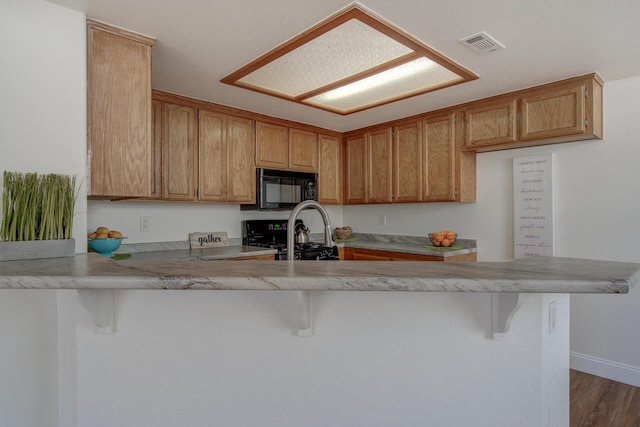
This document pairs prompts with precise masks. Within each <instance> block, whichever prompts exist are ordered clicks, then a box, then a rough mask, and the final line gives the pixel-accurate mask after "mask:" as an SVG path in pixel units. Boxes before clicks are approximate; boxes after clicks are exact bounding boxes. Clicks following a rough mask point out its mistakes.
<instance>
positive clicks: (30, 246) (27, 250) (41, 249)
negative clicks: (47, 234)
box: [0, 239, 76, 261]
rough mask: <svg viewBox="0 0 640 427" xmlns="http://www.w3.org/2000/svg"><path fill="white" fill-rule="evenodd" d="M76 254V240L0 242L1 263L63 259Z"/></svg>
mask: <svg viewBox="0 0 640 427" xmlns="http://www.w3.org/2000/svg"><path fill="white" fill-rule="evenodd" d="M75 254H76V241H75V239H60V240H29V241H23V242H0V261H14V260H19V259H38V258H61V257H67V256H74V255H75Z"/></svg>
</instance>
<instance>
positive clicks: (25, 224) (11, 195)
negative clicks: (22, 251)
mask: <svg viewBox="0 0 640 427" xmlns="http://www.w3.org/2000/svg"><path fill="white" fill-rule="evenodd" d="M76 196H77V192H76V177H75V176H68V175H59V174H47V175H39V174H37V173H24V174H23V173H19V172H7V171H5V172H4V174H3V190H2V227H1V228H0V240H4V241H21V240H55V239H70V238H71V235H72V232H73V215H74V209H75V204H76Z"/></svg>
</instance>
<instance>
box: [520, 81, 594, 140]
mask: <svg viewBox="0 0 640 427" xmlns="http://www.w3.org/2000/svg"><path fill="white" fill-rule="evenodd" d="M593 83H594V82H593V80H590V81H578V82H575V83H573V84H569V85H567V86H559V87H556V88H549V89H544V90H540V91H534V92H532V93H531V94H530V95H527V96H524V97H522V98H521V99H520V109H521V113H520V114H521V116H520V118H521V119H520V120H521V121H520V140H521V141H531V140H548V139H552V138H557V137H561V138H563V137H571V136H573V135H576V136H585V135H587V136H588V135H589V133H592V132H593V129H594V124H595V125H596V126H597V127H600V123H599V122H600V120H599V118H596V120H595V122H594V118H593V112H592V104H593V100H594V92H595V91H594V89H593V86H594V85H593ZM590 95H591V96H590ZM596 96H598V97H599V91H598V93H597V94H596Z"/></svg>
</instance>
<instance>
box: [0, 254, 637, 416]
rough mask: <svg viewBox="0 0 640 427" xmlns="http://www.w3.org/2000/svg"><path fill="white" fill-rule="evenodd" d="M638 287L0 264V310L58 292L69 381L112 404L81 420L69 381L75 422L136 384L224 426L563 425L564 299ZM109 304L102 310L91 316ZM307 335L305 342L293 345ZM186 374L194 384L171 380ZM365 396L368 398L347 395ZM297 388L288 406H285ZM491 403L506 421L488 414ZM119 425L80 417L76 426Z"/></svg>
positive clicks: (538, 266) (407, 269)
mask: <svg viewBox="0 0 640 427" xmlns="http://www.w3.org/2000/svg"><path fill="white" fill-rule="evenodd" d="M639 281H640V265H638V264H631V263H621V262H606V261H591V260H584V259H569V258H526V259H521V260H514V261H509V262H469V263H447V262H411V261H396V262H388V261H337V262H335V261H327V262H319V261H316V262H314V261H252V260H249V261H226V260H219V261H218V260H211V261H202V260H184V259H178V260H170V259H156V260H154V259H136V257H135V254H134V256H132V257H131V258H130V259H124V260H118V261H116V260H112V259H109V258H105V257H102V256H101V255H98V254H95V253H89V254H78V255H76V256H75V257H67V258H57V259H44V260H38V262H33V261H4V262H0V293H4V294H5V296H10V295H13V293H25V292H28V293H37V294H49V293H50V292H54V291H46V292H43V291H42V290H43V289H44V290H53V289H56V290H58V291H56V293H57V298H58V299H59V306H58V307H59V308H58V310H59V313H60V316H61V318H62V319H66V318H67V317H68V316H71V319H70V320H69V321H70V322H71V323H70V325H69V327H70V328H71V329H72V330H74V331H76V332H75V334H74V336H75V338H74V339H75V340H76V342H77V343H78V344H77V347H73V348H76V350H74V351H77V356H76V357H77V360H78V365H77V368H74V369H77V370H78V372H80V373H82V372H85V370H89V371H91V372H93V373H98V374H99V375H102V376H106V377H108V378H109V379H110V381H111V382H113V384H114V387H118V389H119V390H121V391H122V392H123V393H108V394H104V395H103V394H101V396H102V397H101V403H100V407H95V408H94V407H93V406H92V404H91V401H89V400H87V401H86V402H85V401H84V398H83V396H84V395H85V394H86V393H85V392H86V391H87V390H88V389H92V388H93V387H94V386H93V384H92V383H91V381H90V379H91V378H92V377H91V375H88V374H87V375H88V377H86V376H84V374H83V376H82V377H79V378H80V383H79V385H78V386H77V387H78V390H79V394H78V396H79V397H78V399H80V400H81V401H82V402H83V403H82V405H84V406H83V407H84V408H88V410H90V411H100V408H102V407H106V408H120V407H123V405H124V406H126V405H125V402H127V401H136V402H139V401H140V400H141V398H140V397H139V396H133V395H132V394H131V393H133V392H134V391H135V390H137V389H138V388H139V387H138V386H137V385H136V384H138V385H139V384H141V383H144V384H147V383H148V384H154V385H153V387H147V388H146V389H145V390H146V391H145V395H148V397H145V398H144V399H148V398H150V399H153V401H154V402H156V401H163V399H162V397H161V396H162V395H166V393H171V392H172V391H171V390H173V391H174V392H176V391H175V390H180V389H184V390H186V393H187V394H186V395H185V396H186V397H188V399H189V400H194V399H195V400H194V401H195V402H198V405H203V407H205V406H206V405H204V400H202V399H204V396H206V400H207V401H209V402H211V401H213V402H217V404H216V405H215V406H216V409H215V413H216V415H215V417H216V418H215V419H216V420H217V421H220V423H221V424H225V425H234V423H235V425H249V424H248V423H249V422H250V421H251V416H250V415H243V414H245V413H247V411H244V412H242V414H241V415H239V413H238V412H237V411H234V410H222V409H221V408H227V407H233V406H234V404H237V403H238V402H244V401H251V402H261V404H259V405H258V406H259V408H258V409H256V408H253V410H258V411H259V412H260V413H262V414H263V415H262V416H263V417H266V418H267V419H266V421H264V423H263V425H294V424H297V425H313V426H320V425H332V424H335V423H334V421H335V418H334V415H333V414H334V410H332V411H329V412H327V410H325V409H323V408H326V407H329V408H337V410H339V411H340V413H339V415H336V416H339V418H340V422H344V423H345V424H349V425H376V426H378V425H379V426H382V425H394V423H393V421H392V420H391V419H390V418H385V417H393V418H394V419H398V417H401V418H402V421H401V423H402V424H403V425H425V423H426V424H433V425H445V424H442V422H443V420H446V421H447V423H449V424H448V425H469V422H470V421H471V420H470V418H469V415H468V413H469V411H472V412H473V413H474V414H481V415H479V416H478V415H474V419H476V421H478V422H477V423H476V425H479V426H493V425H520V426H531V427H533V426H541V425H544V426H550V427H555V426H558V427H560V426H566V425H568V414H569V403H568V402H569V400H568V370H569V296H568V293H573V292H588V293H599V294H610V295H611V294H620V293H626V292H628V291H629V290H630V289H631V288H632V287H634V286H635V285H637V283H638V282H639ZM196 290H201V291H200V292H196ZM274 291H275V292H274ZM345 291H347V292H345ZM353 291H355V292H353ZM76 292H77V293H78V296H80V300H81V302H82V304H83V305H85V307H87V305H88V306H89V307H87V308H88V309H89V314H90V315H91V319H92V320H93V322H92V321H91V320H90V319H89V316H88V315H87V311H85V310H84V309H82V308H81V307H79V305H78V303H77V296H76V295H75V293H76ZM305 294H307V295H310V294H313V314H311V312H310V310H309V311H305V309H306V308H310V307H304V303H305V300H304V298H303V301H302V303H301V301H300V295H303V296H304V295H305ZM96 296H97V297H98V298H97V299H96V298H94V297H96ZM610 297H611V296H610ZM605 298H606V296H605V295H603V299H605ZM622 298H625V296H622ZM109 299H111V301H112V302H113V303H114V304H113V305H112V306H109V305H108V304H107V305H106V306H105V305H101V304H103V303H104V302H106V301H108V300H109ZM92 300H93V303H92V302H91V301H92ZM96 300H97V304H95V303H96ZM306 302H309V301H308V300H307V301H306ZM496 305H497V306H496ZM91 307H93V312H92V309H91ZM102 308H106V309H108V310H111V311H112V312H113V313H114V315H113V318H112V319H113V322H114V323H115V324H117V326H118V327H117V328H115V333H114V334H111V335H107V336H105V335H101V334H96V333H95V326H92V323H93V324H94V325H98V326H100V324H99V322H97V321H96V318H98V319H100V316H101V313H102V312H101V311H100V310H101V309H102ZM296 308H297V309H298V310H297V312H296ZM305 316H306V317H305ZM107 317H108V316H107ZM303 317H304V318H303ZM512 318H513V320H512ZM295 319H297V320H298V326H299V327H298V334H296V333H295V327H293V324H295V321H296V320H295ZM107 320H108V321H111V320H110V319H107ZM63 321H65V322H66V320H63ZM307 321H308V322H312V323H313V328H314V330H315V334H314V336H313V337H311V338H300V337H298V336H296V335H300V326H301V325H303V324H304V323H305V322H307ZM496 322H497V326H498V329H497V330H496ZM509 324H510V328H508V331H505V332H506V333H500V331H501V328H502V329H503V330H504V329H507V328H506V326H508V325H509ZM107 326H109V325H107ZM111 326H113V325H111ZM496 332H498V333H497V334H496ZM114 343H117V346H116V347H115V348H114ZM207 343H211V344H207ZM207 345H212V346H213V347H211V350H210V351H209V350H207ZM143 346H144V347H143ZM147 348H148V350H147ZM73 360H75V359H73ZM120 361H122V362H120ZM186 367H189V369H190V370H193V371H194V372H197V373H198V374H197V377H193V376H192V375H191V374H188V373H187V374H186V378H185V373H184V372H185V369H186ZM174 370H177V372H173V371H174ZM247 370H248V372H247ZM287 372H291V373H292V374H290V375H287V374H286V373H287ZM87 378H88V379H87ZM345 379H346V381H347V383H345ZM165 381H166V384H164V382H165ZM158 382H160V384H159V383H158ZM349 383H351V384H349ZM103 386H104V383H102V382H101V387H103ZM274 386H276V387H278V388H279V389H280V390H281V391H280V394H279V395H278V396H281V395H282V393H284V395H286V396H288V397H287V399H289V400H291V401H292V402H295V405H293V408H294V410H292V411H287V412H286V414H284V412H283V411H281V410H278V411H277V413H273V414H272V415H269V414H270V413H271V409H270V408H280V409H282V408H283V407H282V402H281V401H280V399H281V397H271V394H272V393H271V392H270V390H272V389H273V387H274ZM525 386H526V387H525ZM377 388H381V389H382V390H384V393H383V395H384V398H382V397H380V396H377V395H375V394H372V393H371V392H364V391H361V390H365V389H366V390H373V389H377ZM193 389H198V390H200V391H198V392H197V393H195V392H194V391H193ZM294 390H298V391H294ZM301 390H304V393H302V394H304V398H298V397H297V396H298V395H299V394H300V391H301ZM353 393H355V394H353ZM199 396H200V397H199ZM344 399H348V400H349V408H351V409H349V410H348V411H346V412H345V410H343V409H340V402H341V401H343V400H344ZM220 402H223V403H220ZM234 402H235V403H234ZM505 402H508V404H509V407H510V408H512V409H510V410H509V411H503V409H504V407H505V406H504V405H505ZM372 405H373V406H372ZM460 405H464V407H466V408H467V411H460V410H459V409H456V408H459V407H460ZM147 406H149V405H147ZM181 406H182V407H181V408H178V409H176V407H175V406H174V407H173V408H172V409H171V413H172V414H175V415H174V417H178V418H179V417H180V416H185V414H186V413H187V411H189V410H188V409H186V408H184V405H181ZM374 407H375V408H378V407H379V408H382V409H380V410H372V408H374ZM452 408H453V409H452ZM149 411H151V410H150V409H145V412H144V414H147V415H148V414H150V413H152V412H153V411H152V412H149ZM160 412H161V414H163V415H162V416H163V417H166V416H170V415H169V414H168V413H167V411H164V410H161V411H160ZM204 412H205V413H208V412H209V411H206V410H205V411H204ZM249 412H251V411H249ZM283 414H284V415H283ZM401 414H402V415H401ZM132 416H134V415H133V414H131V413H130V412H129V411H124V412H121V413H115V414H114V415H111V416H106V415H101V414H99V413H93V412H89V413H87V414H85V413H81V414H80V418H81V420H96V419H107V418H108V419H109V420H112V419H113V420H116V421H118V420H121V421H123V420H125V419H131V417H132ZM145 416H146V415H145ZM283 417H284V418H283ZM379 417H382V418H381V419H378V418H379ZM418 419H420V420H421V421H419V422H418V421H417V420H418ZM172 420H173V421H175V422H177V418H173V419H172ZM496 420H498V423H497V424H496ZM118 422H119V421H118ZM158 422H160V421H159V420H158ZM238 422H240V424H238ZM245 422H247V423H245ZM243 423H245V424H243ZM287 423H288V424H287ZM79 425H88V423H84V422H81V423H80V424H79ZM110 425H115V424H110ZM161 425H168V424H161ZM199 425H204V424H199Z"/></svg>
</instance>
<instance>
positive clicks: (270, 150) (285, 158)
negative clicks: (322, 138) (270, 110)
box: [256, 121, 318, 173]
mask: <svg viewBox="0 0 640 427" xmlns="http://www.w3.org/2000/svg"><path fill="white" fill-rule="evenodd" d="M256 166H258V167H263V168H271V169H284V170H294V171H300V172H313V173H316V172H318V134H317V133H315V132H310V131H306V130H302V129H296V128H289V127H287V126H284V125H278V124H273V123H266V122H260V121H258V122H256Z"/></svg>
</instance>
